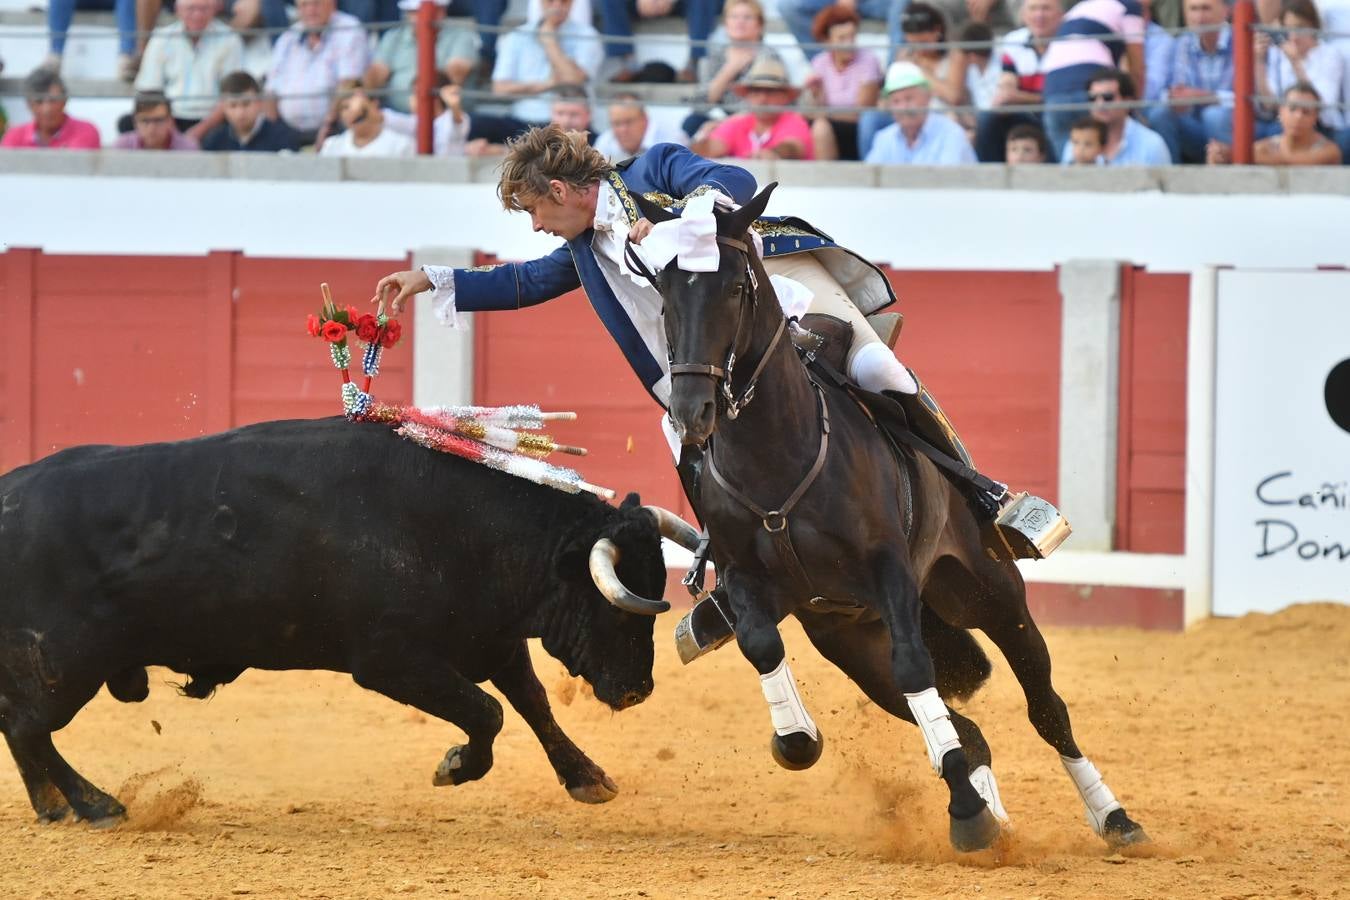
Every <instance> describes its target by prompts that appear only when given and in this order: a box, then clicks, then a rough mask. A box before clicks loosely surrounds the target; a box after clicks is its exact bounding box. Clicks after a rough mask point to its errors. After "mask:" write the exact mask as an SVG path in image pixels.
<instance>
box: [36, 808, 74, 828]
mask: <svg viewBox="0 0 1350 900" xmlns="http://www.w3.org/2000/svg"><path fill="white" fill-rule="evenodd" d="M70 813H71V809H70V807H69V806H54V807H52V808H51V809H44V810H43V811H42V812H40V813H38V817H37V822H38V824H39V825H55V824H56V823H57V822H64V821H65V820H66V817H67V816H69V815H70Z"/></svg>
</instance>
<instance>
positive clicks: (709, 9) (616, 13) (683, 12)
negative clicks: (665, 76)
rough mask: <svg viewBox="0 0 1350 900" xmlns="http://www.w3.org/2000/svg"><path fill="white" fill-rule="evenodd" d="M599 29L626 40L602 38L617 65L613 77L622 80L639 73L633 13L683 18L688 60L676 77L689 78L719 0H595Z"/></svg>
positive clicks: (713, 21) (704, 49)
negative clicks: (597, 4)
mask: <svg viewBox="0 0 1350 900" xmlns="http://www.w3.org/2000/svg"><path fill="white" fill-rule="evenodd" d="M599 4H600V31H601V33H602V34H604V35H606V36H608V37H614V38H626V39H627V40H617V41H606V42H605V57H606V58H607V59H609V60H611V61H613V62H614V63H615V64H616V65H617V67H618V74H616V75H615V76H614V78H613V80H614V81H617V82H621V83H626V82H631V81H637V80H639V78H640V77H641V70H640V69H639V68H638V65H637V60H636V58H635V57H634V55H633V41H632V38H633V17H634V16H636V17H638V18H642V19H660V18H664V17H666V16H675V17H677V18H681V19H684V20H685V27H686V28H688V30H689V40H690V41H693V42H694V43H693V44H692V45H691V46H690V48H689V62H688V63H686V64H685V67H684V69H683V70H682V71H681V72H680V73H679V76H678V78H679V80H680V81H684V82H692V81H693V80H694V77H695V73H696V71H697V69H698V61H699V60H700V59H702V58H703V57H705V56H707V55H708V45H707V43H706V42H707V40H708V35H710V34H712V30H713V26H714V25H716V24H717V11H718V8H719V7H720V6H721V3H720V2H719V0H599Z"/></svg>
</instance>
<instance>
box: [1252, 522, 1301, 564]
mask: <svg viewBox="0 0 1350 900" xmlns="http://www.w3.org/2000/svg"><path fill="white" fill-rule="evenodd" d="M1272 525H1276V526H1279V527H1280V528H1284V529H1287V530H1288V531H1289V533H1290V535H1291V537H1290V538H1289V540H1287V541H1285V542H1284V543H1283V544H1281V545H1280V546H1278V547H1275V548H1274V549H1271V546H1270V527H1271V526H1272ZM1256 527H1257V528H1260V529H1261V552H1260V553H1258V554H1256V558H1257V559H1265V558H1266V557H1267V556H1274V555H1275V554H1276V553H1279V552H1280V551H1281V550H1288V549H1289V548H1290V547H1292V546H1294V544H1295V543H1296V542H1297V541H1298V529H1297V528H1295V527H1294V526H1293V525H1292V524H1291V523H1289V522H1286V521H1284V520H1283V519H1257V520H1256Z"/></svg>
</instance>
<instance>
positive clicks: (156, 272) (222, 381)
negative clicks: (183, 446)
mask: <svg viewBox="0 0 1350 900" xmlns="http://www.w3.org/2000/svg"><path fill="white" fill-rule="evenodd" d="M403 265H405V261H404V260H270V259H252V258H249V257H245V256H243V255H241V254H238V253H232V252H220V253H212V254H210V255H209V256H205V257H201V256H185V257H162V256H157V257H152V258H146V257H126V256H66V255H51V254H43V253H40V252H38V251H35V250H22V249H20V250H14V249H11V250H9V251H8V252H7V253H5V254H4V255H3V256H0V321H3V322H4V323H5V330H6V339H7V340H6V343H7V347H8V350H9V352H6V353H5V354H3V355H0V471H6V470H8V469H11V468H13V467H15V466H18V465H21V464H23V463H26V462H29V461H31V460H34V459H37V458H40V457H42V456H46V455H47V454H49V453H52V452H54V451H56V450H59V449H61V448H63V447H68V446H71V445H74V444H85V443H113V444H134V443H143V442H146V441H160V440H177V439H181V438H188V437H195V436H197V435H201V434H206V433H210V432H215V431H221V430H224V429H227V428H230V427H233V426H236V425H243V424H246V423H248V422H255V421H259V420H263V419H273V418H285V417H316V416H326V415H334V414H337V413H340V412H341V403H340V398H339V393H338V385H339V384H340V381H339V378H338V374H337V372H336V371H335V370H334V369H333V367H332V365H331V363H330V362H328V359H327V354H326V352H325V348H324V347H323V345H322V344H321V343H320V342H319V341H317V340H315V339H314V338H311V337H309V336H308V335H307V334H306V333H305V331H304V320H305V315H306V313H308V312H313V311H316V310H317V309H318V306H319V302H320V294H319V283H320V282H321V281H327V282H329V284H330V285H331V286H332V289H333V293H334V297H335V298H336V299H337V300H338V302H339V303H344V304H345V303H351V304H354V305H359V306H361V307H363V308H364V307H365V306H366V300H368V299H369V297H370V294H371V290H372V288H373V287H374V285H375V282H376V281H377V280H378V279H379V278H380V277H381V276H383V275H386V274H388V273H389V272H390V271H393V270H394V269H397V268H399V267H400V266H403ZM411 324H412V323H411V319H408V320H406V321H405V327H406V328H408V329H409V330H408V331H405V335H408V336H409V337H410V336H411V330H410V329H411ZM405 341H406V343H404V344H401V345H400V347H399V348H398V349H397V350H395V351H392V352H390V353H389V354H388V362H387V364H386V365H385V366H384V367H383V369H382V372H381V375H380V380H379V382H378V384H379V393H380V396H381V398H382V399H387V400H391V401H398V402H407V401H408V400H409V399H410V398H411V396H412V342H411V340H408V339H405Z"/></svg>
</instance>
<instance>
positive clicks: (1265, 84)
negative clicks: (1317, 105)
mask: <svg viewBox="0 0 1350 900" xmlns="http://www.w3.org/2000/svg"><path fill="white" fill-rule="evenodd" d="M1280 24H1281V25H1282V26H1284V28H1285V32H1284V34H1283V36H1282V38H1283V39H1282V40H1280V42H1279V43H1278V44H1277V45H1276V46H1275V47H1273V48H1271V35H1270V34H1269V33H1266V32H1257V33H1256V38H1255V41H1254V43H1255V47H1254V49H1255V55H1256V59H1255V63H1256V93H1257V96H1258V97H1260V98H1261V99H1260V101H1259V102H1258V104H1257V111H1258V115H1259V116H1260V119H1258V121H1257V122H1256V136H1257V137H1258V138H1263V137H1270V136H1271V135H1273V134H1279V133H1280V130H1281V127H1280V122H1279V120H1278V119H1272V118H1270V117H1271V116H1272V115H1273V112H1272V111H1274V110H1277V109H1281V108H1282V106H1277V104H1280V103H1281V100H1282V99H1283V98H1284V96H1285V95H1286V94H1287V93H1288V91H1289V89H1290V88H1291V87H1293V86H1294V85H1295V84H1297V83H1298V82H1300V81H1306V82H1308V83H1309V84H1311V85H1312V86H1313V87H1314V88H1316V89H1317V95H1318V96H1319V97H1321V98H1322V115H1321V123H1322V125H1323V126H1324V127H1326V128H1327V129H1329V130H1331V131H1332V132H1335V131H1337V130H1339V129H1341V128H1344V127H1345V124H1346V123H1345V113H1344V112H1343V111H1342V110H1341V108H1340V104H1341V102H1342V101H1343V99H1344V97H1343V94H1342V84H1343V79H1344V66H1345V62H1344V59H1343V58H1342V56H1341V54H1340V52H1339V51H1338V50H1337V49H1336V48H1335V47H1333V46H1331V45H1330V44H1326V43H1323V42H1322V41H1321V40H1319V38H1318V34H1317V32H1318V31H1320V30H1321V28H1322V18H1321V16H1320V15H1319V14H1318V12H1317V7H1315V6H1314V5H1313V3H1312V0H1284V2H1283V3H1282V4H1281V5H1280ZM1277 34H1278V32H1277ZM1226 113H1227V115H1226V117H1225V121H1224V122H1223V123H1222V124H1221V126H1220V128H1221V130H1222V134H1221V137H1220V139H1221V140H1232V134H1233V126H1232V110H1226Z"/></svg>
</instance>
